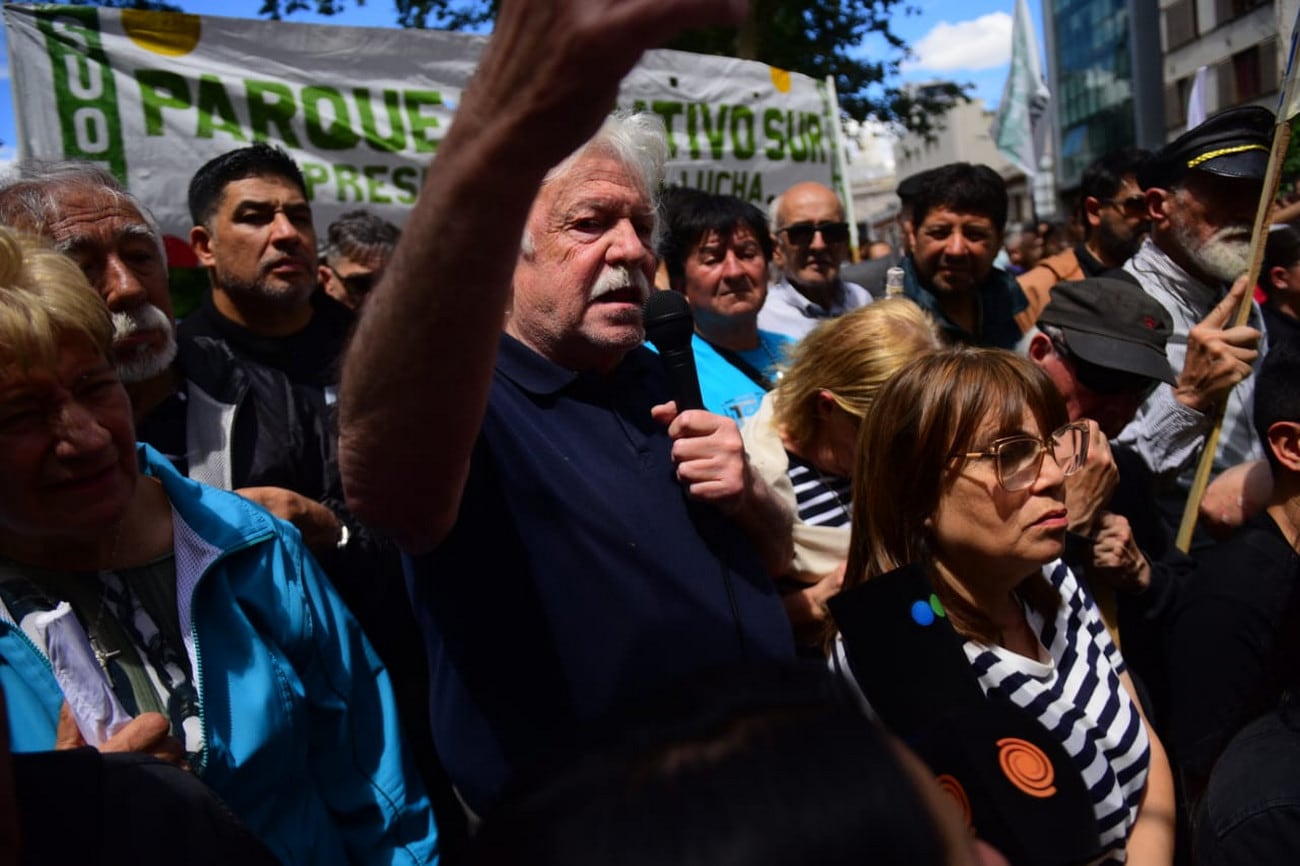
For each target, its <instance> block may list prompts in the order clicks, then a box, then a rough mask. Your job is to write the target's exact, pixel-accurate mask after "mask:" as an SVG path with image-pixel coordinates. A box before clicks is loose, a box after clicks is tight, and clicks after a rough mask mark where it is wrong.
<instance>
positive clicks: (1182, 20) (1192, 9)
mask: <svg viewBox="0 0 1300 866" xmlns="http://www.w3.org/2000/svg"><path fill="white" fill-rule="evenodd" d="M1164 19H1165V50H1166V51H1172V50H1173V49H1175V48H1177V47H1178V46H1180V45H1186V44H1187V43H1188V42H1191V41H1192V40H1193V39H1195V38H1196V3H1195V2H1194V0H1178V2H1176V3H1174V4H1172V5H1170V6H1167V7H1166V8H1165V10H1164Z"/></svg>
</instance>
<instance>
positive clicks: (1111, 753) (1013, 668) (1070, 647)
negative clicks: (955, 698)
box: [965, 560, 1151, 863]
mask: <svg viewBox="0 0 1300 866" xmlns="http://www.w3.org/2000/svg"><path fill="white" fill-rule="evenodd" d="M1043 575H1044V576H1045V577H1047V579H1048V580H1049V581H1050V582H1051V584H1052V586H1054V587H1055V588H1056V589H1057V591H1058V592H1059V593H1060V596H1061V605H1060V607H1059V608H1058V609H1057V612H1056V617H1055V618H1054V620H1053V621H1051V622H1044V621H1043V618H1042V617H1041V616H1039V615H1038V614H1037V613H1036V612H1034V611H1033V610H1027V611H1026V614H1027V617H1028V619H1029V624H1030V626H1031V627H1032V628H1033V630H1034V632H1035V634H1037V635H1038V637H1039V640H1040V642H1041V643H1042V645H1043V647H1044V648H1045V649H1046V651H1047V658H1046V660H1044V661H1034V660H1032V659H1028V658H1025V657H1024V656H1022V655H1020V654H1019V653H1014V652H1012V651H1010V650H1008V649H1006V648H1004V647H1001V646H996V645H994V646H990V645H988V644H982V643H977V642H975V641H969V640H968V641H966V644H965V649H966V657H967V659H969V660H970V663H971V667H972V668H973V669H974V671H975V674H976V676H977V677H978V678H979V683H980V687H981V688H982V689H983V690H984V693H985V694H986V695H988V696H989V697H990V698H993V699H995V700H1006V701H1010V702H1011V703H1013V704H1015V705H1016V706H1018V707H1021V708H1022V709H1024V710H1026V711H1027V712H1029V713H1030V714H1031V715H1032V716H1033V717H1034V718H1035V719H1037V721H1038V723H1039V724H1041V725H1042V726H1043V727H1044V728H1046V729H1047V730H1048V731H1050V732H1052V733H1053V734H1054V735H1056V737H1057V739H1058V740H1059V741H1060V743H1061V745H1062V746H1063V747H1064V748H1065V751H1066V752H1067V753H1068V754H1069V755H1070V757H1071V758H1072V759H1073V760H1074V763H1075V765H1076V766H1077V767H1078V768H1079V772H1080V773H1082V775H1083V781H1084V785H1085V786H1086V787H1087V789H1088V791H1089V793H1090V794H1091V795H1092V802H1093V808H1094V810H1095V811H1096V813H1097V823H1098V824H1099V826H1100V828H1101V841H1102V843H1103V844H1104V845H1105V847H1106V856H1105V857H1104V858H1103V859H1102V862H1105V863H1123V862H1124V856H1125V854H1124V847H1125V844H1126V842H1127V839H1128V834H1129V831H1130V830H1132V828H1133V823H1134V822H1135V821H1136V820H1137V813H1138V806H1139V804H1140V803H1141V801H1142V792H1143V789H1144V788H1145V786H1146V779H1147V767H1148V765H1149V763H1150V757H1151V743H1150V740H1149V739H1148V737H1147V732H1146V728H1145V726H1144V725H1143V724H1142V717H1141V716H1140V715H1139V714H1138V710H1137V707H1136V706H1135V705H1134V703H1133V701H1132V699H1131V698H1130V697H1129V695H1128V692H1127V691H1126V690H1125V688H1124V685H1123V683H1121V682H1120V679H1119V675H1120V674H1121V673H1123V672H1124V670H1125V667H1124V659H1123V657H1122V656H1121V655H1120V653H1119V649H1118V648H1117V647H1116V646H1115V644H1114V642H1113V641H1112V640H1111V638H1110V634H1109V633H1108V632H1107V631H1106V628H1105V626H1104V625H1103V624H1102V621H1101V616H1100V615H1099V614H1098V612H1097V605H1096V603H1095V602H1094V601H1093V600H1092V596H1091V594H1090V593H1089V592H1088V591H1087V589H1086V588H1084V587H1082V586H1080V585H1079V583H1078V581H1077V579H1076V578H1075V577H1074V575H1073V574H1072V573H1071V572H1070V570H1069V569H1068V568H1067V567H1066V566H1065V563H1063V562H1060V561H1059V560H1058V561H1056V562H1053V563H1049V564H1048V565H1046V566H1044V567H1043Z"/></svg>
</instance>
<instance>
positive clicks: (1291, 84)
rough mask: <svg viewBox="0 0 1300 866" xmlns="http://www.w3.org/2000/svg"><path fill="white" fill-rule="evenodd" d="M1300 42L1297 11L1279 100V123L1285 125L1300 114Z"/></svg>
mask: <svg viewBox="0 0 1300 866" xmlns="http://www.w3.org/2000/svg"><path fill="white" fill-rule="evenodd" d="M1297 40H1300V9H1298V10H1296V18H1295V25H1294V26H1292V28H1291V50H1290V51H1288V52H1287V55H1286V72H1285V73H1283V75H1282V91H1281V93H1279V94H1278V99H1277V122H1278V123H1283V122H1285V121H1288V120H1290V119H1291V118H1293V117H1295V116H1296V115H1297V114H1300V86H1297V85H1296V77H1297V70H1296V44H1297Z"/></svg>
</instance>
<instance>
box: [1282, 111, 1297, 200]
mask: <svg viewBox="0 0 1300 866" xmlns="http://www.w3.org/2000/svg"><path fill="white" fill-rule="evenodd" d="M1297 180H1300V116H1296V117H1293V118H1292V119H1291V143H1290V144H1289V145H1287V149H1286V158H1285V159H1284V160H1282V187H1283V190H1286V189H1287V188H1288V187H1290V186H1291V185H1292V184H1293V183H1295V182H1296V181H1297Z"/></svg>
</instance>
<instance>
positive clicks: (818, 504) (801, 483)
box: [786, 451, 853, 526]
mask: <svg viewBox="0 0 1300 866" xmlns="http://www.w3.org/2000/svg"><path fill="white" fill-rule="evenodd" d="M786 454H787V455H788V456H789V458H790V467H789V469H787V470H786V474H787V475H788V476H789V477H790V484H791V485H792V486H793V487H794V499H795V505H796V507H797V508H798V511H799V520H800V522H802V523H806V524H808V525H809V526H848V525H849V523H850V521H851V520H852V519H853V515H852V514H851V513H850V511H849V505H850V503H851V502H852V501H853V499H852V497H853V482H852V480H851V479H848V478H845V477H844V476H843V475H830V474H827V473H824V472H822V471H821V470H819V469H818V468H817V467H816V466H813V465H812V464H811V463H809V462H808V461H806V460H804V459H803V458H801V457H798V456H796V455H794V454H791V453H790V452H789V451H787V452H786Z"/></svg>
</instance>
